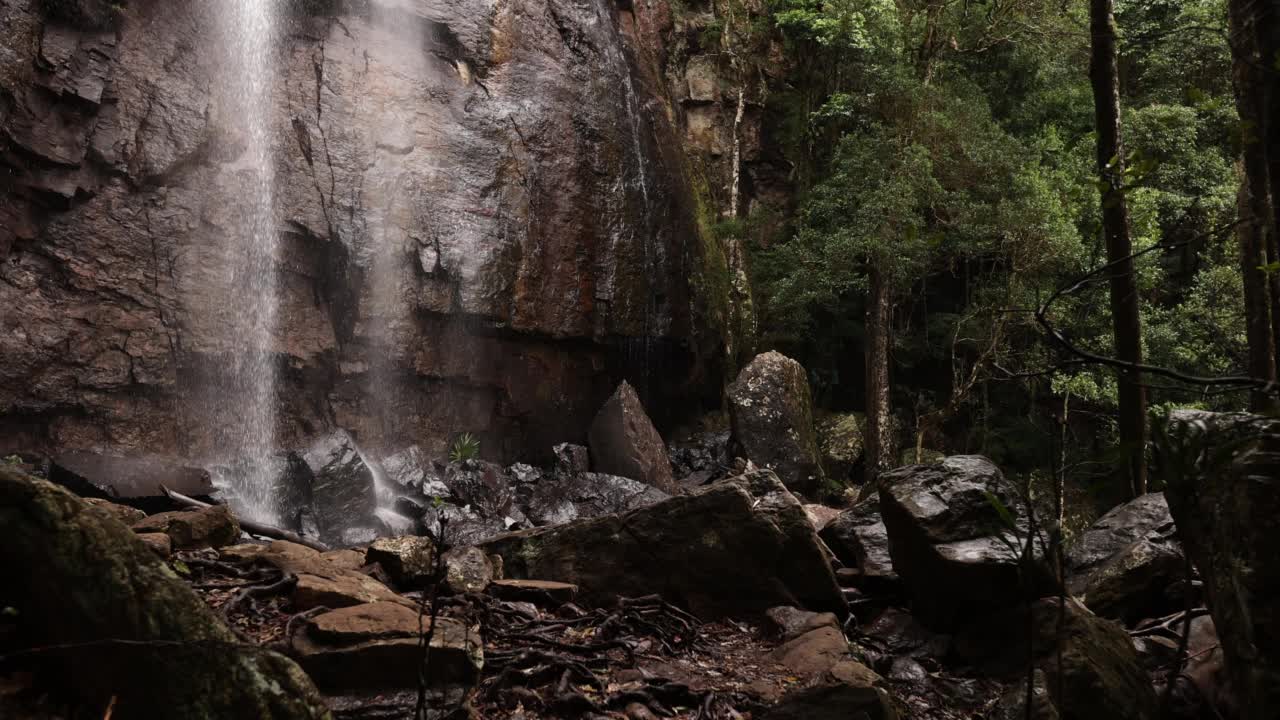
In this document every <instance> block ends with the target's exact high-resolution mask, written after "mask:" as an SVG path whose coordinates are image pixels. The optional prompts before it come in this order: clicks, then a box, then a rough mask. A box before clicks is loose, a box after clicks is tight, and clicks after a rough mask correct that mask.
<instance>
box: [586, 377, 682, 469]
mask: <svg viewBox="0 0 1280 720" xmlns="http://www.w3.org/2000/svg"><path fill="white" fill-rule="evenodd" d="M588 442H589V443H590V446H591V462H592V465H594V467H595V469H596V471H598V472H602V473H607V474H609V475H621V476H622V477H627V478H631V479H633V480H639V481H641V482H643V483H645V484H646V485H651V486H653V487H656V488H658V489H659V490H662V491H663V492H667V493H674V492H676V490H677V488H676V481H675V478H674V477H672V475H671V461H670V460H669V459H668V458H667V446H666V445H665V444H663V442H662V436H661V435H659V434H658V430H657V428H655V427H654V426H653V422H652V421H651V420H649V416H648V415H647V414H646V413H645V411H644V405H643V404H641V402H640V396H639V395H637V394H636V391H635V389H634V388H632V387H631V384H630V383H628V382H627V381H625V380H624V381H622V383H621V384H619V385H618V389H617V390H616V391H614V393H613V395H612V396H611V397H610V398H609V400H608V401H606V402H605V404H604V406H603V407H601V408H600V412H599V413H597V414H596V419H595V420H594V421H593V422H592V423H591V432H590V434H589V436H588Z"/></svg>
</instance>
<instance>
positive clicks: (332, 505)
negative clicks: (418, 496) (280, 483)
mask: <svg viewBox="0 0 1280 720" xmlns="http://www.w3.org/2000/svg"><path fill="white" fill-rule="evenodd" d="M302 459H303V461H304V462H305V463H306V464H307V467H308V468H309V469H310V470H311V475H312V480H311V503H312V508H313V510H314V512H315V517H316V522H317V524H318V525H319V528H320V536H321V538H323V539H324V540H325V541H326V542H328V543H330V544H343V531H345V530H347V529H349V528H353V527H360V526H371V525H373V524H374V519H373V514H374V510H375V509H376V507H377V495H376V492H375V490H374V479H373V471H372V470H371V469H370V468H369V466H368V465H366V464H365V462H364V459H363V458H362V457H361V456H360V451H359V450H358V449H357V448H356V445H355V442H354V441H353V440H352V439H351V436H350V435H348V434H347V433H346V432H345V431H342V430H338V431H335V432H333V433H330V434H328V435H326V436H324V437H322V438H320V439H318V440H316V441H315V442H314V443H313V444H312V445H311V447H309V448H308V449H307V451H306V452H305V453H303V454H302Z"/></svg>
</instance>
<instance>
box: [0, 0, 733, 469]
mask: <svg viewBox="0 0 1280 720" xmlns="http://www.w3.org/2000/svg"><path fill="white" fill-rule="evenodd" d="M280 7H281V8H284V9H283V10H282V12H284V13H286V14H287V17H286V18H283V19H282V22H281V25H282V28H281V32H280V33H279V36H278V45H277V46H276V47H275V48H273V51H274V55H273V57H274V62H275V65H276V68H277V72H276V73H275V77H274V79H273V82H274V90H273V97H274V98H275V100H276V102H275V105H274V107H273V109H272V114H271V117H270V122H271V127H272V137H273V155H274V158H275V173H276V178H277V190H276V195H277V197H276V204H277V208H278V215H279V227H278V232H279V236H280V237H281V250H280V252H279V254H278V257H277V270H278V273H279V281H278V286H279V288H280V293H281V296H280V311H279V317H280V324H279V328H278V331H277V333H276V334H275V336H274V344H275V347H274V350H275V352H276V355H277V358H278V362H279V363H280V367H281V368H282V370H281V373H280V374H281V378H282V380H281V384H282V387H281V389H280V398H279V400H280V403H281V416H280V425H281V427H280V433H279V435H280V438H281V442H282V444H285V445H299V444H301V443H302V442H304V441H305V439H306V438H307V437H309V436H311V435H313V434H315V433H318V432H321V431H323V430H326V429H327V428H330V427H333V426H340V427H343V428H347V429H349V430H351V431H352V432H353V433H354V434H355V435H356V436H357V437H359V438H360V439H361V441H362V442H363V443H366V444H368V445H371V446H377V445H385V446H391V445H395V444H397V443H403V442H407V441H416V442H420V443H424V444H425V445H426V446H427V447H428V448H435V449H438V448H440V447H442V446H443V445H444V443H445V442H446V441H447V438H448V436H449V435H450V434H451V433H454V432H459V431H470V432H472V433H475V434H476V435H477V436H479V437H480V438H481V441H482V449H483V451H484V453H485V454H486V455H490V456H493V457H503V458H511V457H514V456H517V455H525V456H527V455H528V454H530V453H543V452H549V448H550V446H551V444H552V442H555V441H561V440H566V439H581V438H582V437H584V436H585V430H586V427H587V425H588V424H589V422H590V420H591V417H592V414H593V413H594V411H595V410H596V408H597V407H598V405H599V403H600V402H602V401H603V400H604V398H605V397H607V395H608V394H609V392H610V391H611V390H612V388H613V387H614V385H615V384H616V382H617V381H618V380H619V379H620V378H622V377H627V378H629V379H630V380H631V382H632V383H633V384H634V385H636V386H637V388H638V389H639V390H640V392H641V395H642V397H644V399H645V401H646V403H647V405H649V407H650V409H651V411H652V412H653V414H654V415H655V419H656V420H657V421H658V422H659V424H660V425H662V424H664V422H665V421H668V420H671V419H674V417H675V416H676V415H678V414H680V413H681V412H685V411H691V410H695V409H696V407H694V406H696V404H697V402H696V399H697V398H698V397H705V396H708V395H709V396H711V397H716V396H718V391H719V380H720V375H721V372H722V371H721V367H720V365H721V362H722V361H721V358H722V357H723V345H724V339H723V331H722V329H721V328H722V327H723V322H722V320H723V319H722V318H720V319H717V317H716V312H717V311H716V308H717V307H722V306H723V305H724V304H725V301H724V299H723V298H716V297H713V295H714V291H709V290H708V288H710V287H713V286H714V283H709V282H707V281H706V278H707V277H708V276H709V274H711V273H714V272H715V270H714V269H712V270H708V268H714V267H718V266H722V265H723V257H718V256H717V253H718V250H717V248H716V247H715V245H714V243H710V244H709V243H708V241H707V238H706V237H705V233H704V232H703V231H702V229H700V228H699V227H698V222H697V217H696V215H697V213H696V209H695V208H694V207H693V200H692V198H693V197H694V193H692V192H690V190H689V180H688V177H689V173H688V167H689V164H688V162H687V159H686V158H685V156H684V151H683V149H682V145H681V142H680V138H681V133H682V131H681V130H680V129H678V128H677V127H676V125H678V124H681V123H683V120H682V119H680V118H679V117H676V116H673V114H672V113H671V112H670V108H671V103H670V98H669V97H667V93H668V86H667V82H666V79H665V77H664V75H663V73H664V72H665V70H664V67H665V63H666V60H665V58H666V53H667V51H666V50H665V47H664V44H663V43H664V42H665V38H668V37H669V36H670V33H671V20H670V17H669V11H668V9H667V6H666V4H665V3H661V2H660V3H656V4H653V5H649V6H646V7H643V8H641V7H638V6H637V7H634V8H633V7H630V6H626V7H620V6H616V5H615V4H614V3H613V2H610V0H461V1H460V2H455V3H435V2H432V3H426V2H420V1H415V2H403V1H402V2H395V1H393V0H375V2H373V3H366V2H354V1H353V2H341V1H333V0H330V1H318V0H305V1H302V0H300V1H298V2H293V3H280ZM216 8H217V4H216V3H204V2H196V1H195V0H182V1H179V2H161V1H160V0H132V1H131V2H129V3H127V4H113V3H105V2H101V1H100V0H0V28H4V32H5V35H6V38H5V41H4V43H3V44H2V45H0V166H2V167H3V168H4V173H3V174H2V176H0V357H3V358H4V361H3V363H0V438H3V439H0V445H3V446H4V447H3V448H0V449H17V448H23V449H39V448H49V447H59V448H99V449H101V448H110V449H119V450H141V449H147V450H149V451H179V452H181V453H183V454H185V455H187V456H200V455H201V454H209V453H212V452H213V451H214V450H215V448H214V447H213V446H214V444H215V440H214V437H215V434H216V430H217V428H218V427H219V426H224V425H226V424H227V423H234V422H236V417H235V416H234V411H233V410H232V411H229V412H227V411H219V410H217V407H218V403H216V402H213V401H212V400H211V398H214V399H216V393H217V388H218V386H219V382H220V380H225V378H221V377H220V372H221V370H222V368H223V367H225V365H226V362H225V358H226V357H228V355H229V352H230V351H231V350H232V349H233V348H234V346H235V344H236V342H237V338H236V334H235V330H234V328H235V327H236V324H235V313H236V312H237V298H236V297H235V290H234V288H231V287H229V285H228V281H227V278H226V272H225V269H224V268H225V267H226V266H227V264H228V262H230V258H231V256H232V255H233V254H234V253H235V252H236V247H237V245H236V242H237V238H236V237H234V234H235V233H234V228H235V225H236V218H237V217H238V216H239V215H241V214H243V213H245V212H247V210H246V203H247V199H246V198H245V197H243V192H240V190H241V189H242V188H243V187H244V186H245V184H246V183H245V182H244V176H243V172H244V169H243V158H242V157H241V156H242V154H243V151H244V142H243V140H242V139H241V138H237V137H236V135H235V133H234V132H233V131H232V130H230V128H233V127H235V125H236V123H235V122H233V120H234V118H235V115H236V114H237V113H240V112H244V108H240V107H237V106H236V105H235V104H234V103H232V102H229V101H227V100H226V99H224V98H223V97H222V95H223V93H220V89H219V82H218V75H219V71H220V69H221V67H222V66H223V65H225V63H223V62H222V59H221V58H220V57H219V53H218V50H217V47H216V46H217V43H216V35H217V32H216V30H215V28H216V18H214V17H213V16H212V13H213V12H215V11H216ZM406 43H408V46H406ZM388 258H389V259H388ZM717 263H718V265H717Z"/></svg>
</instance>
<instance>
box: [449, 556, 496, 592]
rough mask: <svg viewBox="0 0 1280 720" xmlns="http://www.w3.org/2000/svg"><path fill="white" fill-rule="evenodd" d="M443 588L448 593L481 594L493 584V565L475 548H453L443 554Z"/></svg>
mask: <svg viewBox="0 0 1280 720" xmlns="http://www.w3.org/2000/svg"><path fill="white" fill-rule="evenodd" d="M444 566H445V586H446V587H447V589H448V590H449V592H450V593H453V594H455V595H461V594H464V593H482V592H484V591H485V588H487V587H489V583H491V582H493V564H492V563H490V562H489V558H488V557H487V556H486V555H485V554H484V551H482V550H480V549H479V548H476V547H464V548H455V549H453V550H450V551H448V552H446V553H445V554H444Z"/></svg>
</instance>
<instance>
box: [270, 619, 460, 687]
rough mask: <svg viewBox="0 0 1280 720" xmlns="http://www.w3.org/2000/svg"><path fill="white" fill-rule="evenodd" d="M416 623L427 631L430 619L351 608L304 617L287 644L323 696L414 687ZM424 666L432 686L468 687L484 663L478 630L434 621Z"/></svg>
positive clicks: (453, 622)
mask: <svg viewBox="0 0 1280 720" xmlns="http://www.w3.org/2000/svg"><path fill="white" fill-rule="evenodd" d="M420 622H421V623H422V624H423V627H424V629H426V630H430V628H431V620H430V617H420V616H419V612H418V610H416V609H414V608H411V607H405V606H404V605H399V604H396V603H387V602H374V603H367V604H363V605H353V606H351V607H345V608H340V609H338V610H332V611H330V612H326V613H323V614H320V615H317V616H315V617H313V618H310V619H309V620H307V621H306V624H305V629H304V630H303V631H302V632H299V633H296V634H294V636H293V637H292V638H291V640H290V645H291V647H292V649H293V652H294V655H295V657H297V659H298V663H299V664H300V665H302V667H303V668H304V669H305V670H306V671H307V673H308V674H309V675H310V676H311V677H312V678H313V679H314V680H315V681H316V684H317V685H319V686H320V687H321V688H322V689H324V690H325V691H326V692H353V691H377V690H389V689H397V688H401V689H406V688H415V687H417V685H418V668H419V666H420V665H421V663H422V657H423V652H422V650H421V649H420V648H419V647H418V633H419V623H420ZM428 662H429V665H428V668H427V673H426V677H427V679H428V682H429V683H430V684H431V685H433V686H440V685H444V684H448V683H470V682H473V681H474V680H475V678H476V677H477V675H478V674H479V672H480V668H481V667H482V666H483V663H484V649H483V645H482V643H481V641H480V633H479V630H478V629H473V628H469V627H467V626H466V625H465V624H464V623H462V622H460V621H458V620H456V619H454V618H448V617H439V618H436V621H435V629H434V632H432V633H431V652H430V656H429V661H428Z"/></svg>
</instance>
